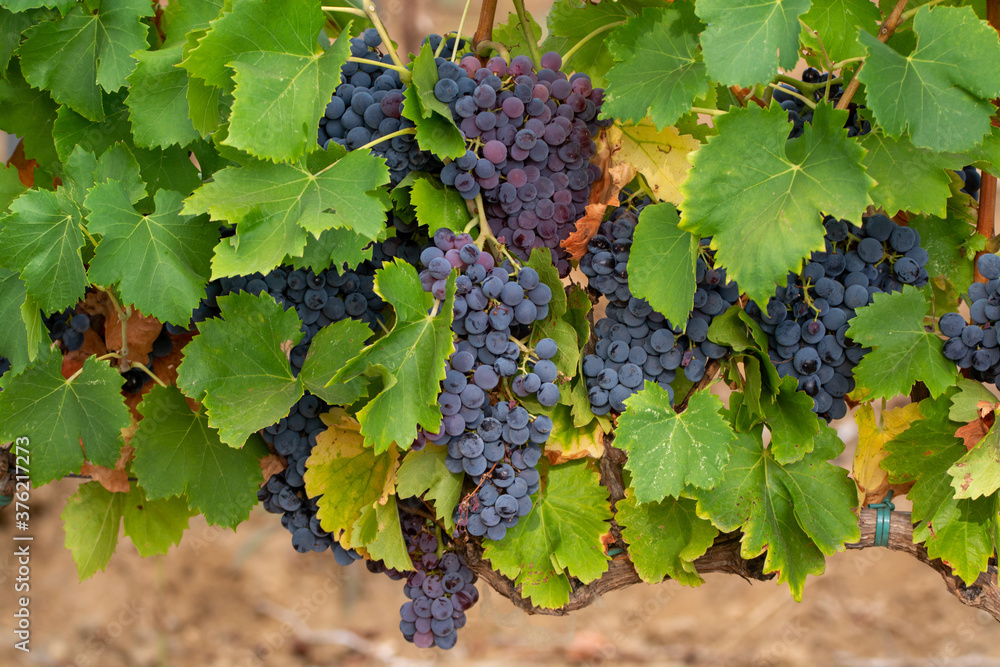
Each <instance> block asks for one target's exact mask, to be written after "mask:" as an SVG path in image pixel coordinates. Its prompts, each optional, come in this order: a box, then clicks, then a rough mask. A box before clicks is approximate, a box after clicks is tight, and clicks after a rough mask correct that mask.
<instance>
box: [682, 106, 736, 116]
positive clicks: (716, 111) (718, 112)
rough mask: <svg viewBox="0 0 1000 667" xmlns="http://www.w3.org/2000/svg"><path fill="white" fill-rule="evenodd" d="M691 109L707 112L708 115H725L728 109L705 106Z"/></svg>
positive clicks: (695, 111)
mask: <svg viewBox="0 0 1000 667" xmlns="http://www.w3.org/2000/svg"><path fill="white" fill-rule="evenodd" d="M691 111H693V112H694V113H701V114H705V115H706V116H725V115H726V114H727V113H729V112H728V111H723V110H722V109H706V108H705V107H691Z"/></svg>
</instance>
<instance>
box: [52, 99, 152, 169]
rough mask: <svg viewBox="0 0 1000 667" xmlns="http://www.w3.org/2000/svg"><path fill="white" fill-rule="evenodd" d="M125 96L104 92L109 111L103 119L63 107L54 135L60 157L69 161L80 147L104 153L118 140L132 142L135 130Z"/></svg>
mask: <svg viewBox="0 0 1000 667" xmlns="http://www.w3.org/2000/svg"><path fill="white" fill-rule="evenodd" d="M124 100H125V98H124V95H121V94H118V93H112V94H107V95H104V107H105V114H104V116H102V117H101V119H100V120H96V121H94V120H88V119H87V118H85V117H83V116H81V115H80V114H78V113H77V112H76V111H73V109H71V108H70V107H68V106H66V105H63V106H61V107H59V111H58V113H57V115H56V119H55V123H53V126H52V137H53V141H54V142H55V147H56V152H57V153H58V154H59V159H60V160H62V161H64V162H65V161H66V160H67V159H69V156H70V155H71V154H72V153H73V151H74V150H76V148H77V147H78V146H79V147H80V148H82V149H83V150H85V151H88V152H90V153H93V154H94V155H100V154H101V153H103V152H104V151H106V150H107V149H108V148H110V147H111V146H113V145H114V144H116V143H118V142H123V143H125V144H130V143H131V142H132V131H131V128H130V126H129V121H128V107H126V106H125V101H124Z"/></svg>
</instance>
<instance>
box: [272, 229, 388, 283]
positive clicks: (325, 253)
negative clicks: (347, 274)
mask: <svg viewBox="0 0 1000 667" xmlns="http://www.w3.org/2000/svg"><path fill="white" fill-rule="evenodd" d="M388 231H389V229H388V228H386V229H385V231H384V232H383V233H380V234H379V235H378V236H377V237H375V240H376V241H382V240H385V237H386V235H387V233H388ZM373 250H374V247H373V245H372V242H371V240H370V239H368V238H365V237H364V236H361V235H360V234H358V233H356V232H354V231H352V230H350V229H328V230H326V231H325V232H323V233H322V234H320V235H319V238H318V239H317V238H313V237H312V236H307V237H306V247H305V250H303V251H302V256H301V257H289V258H287V260H286V262H285V263H287V264H291V265H292V266H293V267H295V268H296V269H312V270H313V271H315V272H317V273H318V272H320V271H323V270H325V269H327V268H329V267H330V265H331V264H333V265H336V266H341V265H343V266H346V267H347V268H348V269H352V270H353V269H355V268H357V267H358V265H360V264H361V263H363V262H366V261H369V260H371V258H372V251H373Z"/></svg>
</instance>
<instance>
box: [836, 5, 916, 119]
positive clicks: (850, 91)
mask: <svg viewBox="0 0 1000 667" xmlns="http://www.w3.org/2000/svg"><path fill="white" fill-rule="evenodd" d="M907 2H909V0H897V2H896V6H895V7H893V8H892V12H891V13H890V14H889V18H887V19H886V20H885V23H883V24H882V27H880V28H879V29H878V41H880V42H882V43H883V44H885V43H886V42H888V41H889V38H890V37H892V33H894V32H896V26H898V25H899V22H900V19H902V17H903V10H904V9H906V3H907ZM860 71H861V68H860V67H859V68H858V71H857V72H855V73H854V78H853V79H851V82H850V83H849V84H847V88H845V89H844V94H843V95H842V96H841V97H840V101H839V102H837V108H838V109H846V108H848V106H850V104H851V100H852V99H854V95H855V94H856V93H857V92H858V88H860V87H861V81H859V80H858V72H860Z"/></svg>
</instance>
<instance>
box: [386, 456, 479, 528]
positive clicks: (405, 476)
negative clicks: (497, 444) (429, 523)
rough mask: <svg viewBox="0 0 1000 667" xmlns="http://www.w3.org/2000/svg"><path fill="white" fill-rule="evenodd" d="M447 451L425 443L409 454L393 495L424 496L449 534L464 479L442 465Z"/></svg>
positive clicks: (399, 473)
mask: <svg viewBox="0 0 1000 667" xmlns="http://www.w3.org/2000/svg"><path fill="white" fill-rule="evenodd" d="M447 457H448V448H447V447H439V446H437V445H434V444H431V443H428V444H426V445H424V448H423V449H421V450H420V451H409V452H407V453H406V456H405V457H403V463H402V464H401V465H400V466H399V471H398V472H397V473H396V476H397V477H398V481H397V482H396V494H397V495H398V496H399V497H400V498H409V497H410V496H418V497H420V496H423V498H424V499H425V500H429V501H431V502H433V503H434V513H435V514H436V515H437V518H438V520H439V521H441V522H442V523H444V526H445V528H447V529H448V530H449V531H453V530H455V521H454V519H453V518H452V512H453V511H454V509H455V507H456V506H457V505H458V501H459V499H460V498H461V497H462V482H463V481H464V480H465V476H464V475H461V474H456V473H453V472H450V471H449V470H448V468H446V467H445V465H444V460H445V459H446V458H447Z"/></svg>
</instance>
